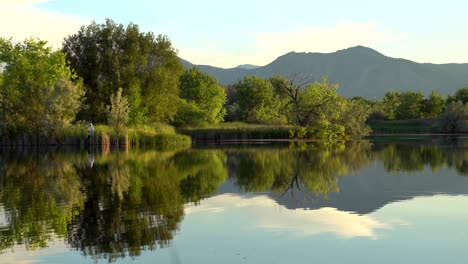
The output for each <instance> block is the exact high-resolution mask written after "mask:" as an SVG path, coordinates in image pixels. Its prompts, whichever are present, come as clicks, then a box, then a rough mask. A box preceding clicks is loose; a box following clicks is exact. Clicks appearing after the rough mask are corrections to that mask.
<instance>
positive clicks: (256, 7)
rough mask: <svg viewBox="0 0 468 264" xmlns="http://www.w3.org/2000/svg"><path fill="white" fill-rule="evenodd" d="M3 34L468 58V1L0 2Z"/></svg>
mask: <svg viewBox="0 0 468 264" xmlns="http://www.w3.org/2000/svg"><path fill="white" fill-rule="evenodd" d="M0 5H1V7H2V8H1V9H0V23H1V24H2V27H0V37H4V38H8V37H13V38H14V39H15V40H22V39H24V38H27V37H39V38H41V39H46V40H48V41H49V42H50V43H51V45H53V46H54V47H57V48H59V47H60V46H61V41H62V39H63V38H64V37H65V36H67V35H69V34H73V33H74V32H76V31H77V30H78V29H79V27H80V25H87V24H89V23H90V22H91V21H92V20H95V21H96V22H98V23H101V22H103V21H104V20H105V18H111V19H113V20H114V21H116V22H118V23H123V24H128V23H129V22H133V23H136V24H138V25H139V26H140V28H141V29H142V30H144V31H153V32H154V33H156V34H165V35H168V36H169V37H170V38H171V40H172V43H173V45H174V46H175V47H176V48H177V49H178V50H179V55H180V56H181V57H182V58H184V59H187V60H189V61H191V62H193V63H196V64H210V65H215V66H221V67H235V66H237V65H238V64H244V63H250V64H257V65H265V64H268V63H269V62H271V61H273V60H274V59H275V58H277V57H278V56H280V55H283V54H284V53H287V52H290V51H296V52H333V51H336V50H338V49H344V48H348V47H351V46H356V45H364V46H368V47H371V48H373V49H376V50H377V51H379V52H381V53H383V54H385V55H387V56H391V57H400V58H407V59H411V60H414V61H418V62H432V63H448V62H459V63H461V62H468V48H466V47H468V27H467V24H468V23H467V21H466V14H465V12H466V10H468V2H466V1H462V0H458V1H456V0H446V1H427V0H426V1H419V0H416V1H409V0H407V1H401V0H394V1H382V0H380V1H379V0H373V1H369V0H359V1H338V0H327V1H323V0H322V1H302V0H288V1H271V0H270V1H263V0H261V1H255V0H237V1H219V0H218V1H214V0H198V1H189V0H185V1H177V0H172V1H149V0H133V1H118V0H114V1H108V0H99V1H96V0H92V1H91V0H0Z"/></svg>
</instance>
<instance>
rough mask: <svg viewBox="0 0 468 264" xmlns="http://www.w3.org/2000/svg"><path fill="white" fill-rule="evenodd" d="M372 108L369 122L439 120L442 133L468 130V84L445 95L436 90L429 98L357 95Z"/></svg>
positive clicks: (411, 94)
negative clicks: (377, 98)
mask: <svg viewBox="0 0 468 264" xmlns="http://www.w3.org/2000/svg"><path fill="white" fill-rule="evenodd" d="M352 100H355V101H358V102H359V103H360V104H362V105H365V106H366V107H367V108H368V109H370V112H371V114H370V116H369V121H371V122H372V121H373V120H408V119H438V126H439V129H440V130H441V131H442V132H452V133H454V132H466V131H468V124H467V121H468V105H467V104H466V102H467V101H468V87H467V88H461V89H458V90H457V91H456V92H455V93H454V94H453V95H449V96H447V97H444V96H443V95H441V94H437V93H435V92H434V91H433V92H431V94H430V95H429V96H427V97H425V96H424V94H423V93H422V92H412V91H408V92H395V91H391V92H387V93H386V94H385V95H384V97H383V98H382V99H381V100H369V99H365V98H363V97H354V98H353V99H352Z"/></svg>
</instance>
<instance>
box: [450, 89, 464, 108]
mask: <svg viewBox="0 0 468 264" xmlns="http://www.w3.org/2000/svg"><path fill="white" fill-rule="evenodd" d="M456 101H461V102H462V103H463V104H465V103H466V102H468V87H465V88H461V89H458V90H457V91H456V92H455V94H454V95H452V96H449V97H448V98H447V103H448V104H450V103H452V102H456Z"/></svg>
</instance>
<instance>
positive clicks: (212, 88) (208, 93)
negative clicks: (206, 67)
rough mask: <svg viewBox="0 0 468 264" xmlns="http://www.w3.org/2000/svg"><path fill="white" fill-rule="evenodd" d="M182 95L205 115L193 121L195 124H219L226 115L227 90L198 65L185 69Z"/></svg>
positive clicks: (181, 78)
mask: <svg viewBox="0 0 468 264" xmlns="http://www.w3.org/2000/svg"><path fill="white" fill-rule="evenodd" d="M180 97H181V98H182V99H185V100H186V101H187V103H188V104H194V106H196V107H197V108H198V109H199V110H200V111H201V112H202V113H203V115H204V116H203V118H202V120H197V122H198V123H195V121H192V123H193V125H198V126H203V125H207V124H217V123H219V122H222V121H223V119H224V116H225V115H226V109H225V108H224V104H225V102H226V92H225V91H224V89H223V88H222V87H221V86H220V85H219V84H218V83H217V81H216V79H214V78H213V77H211V76H210V75H208V74H206V73H203V72H200V70H199V69H198V68H197V67H194V68H192V69H189V70H187V71H185V73H184V74H182V76H181V77H180ZM176 119H177V118H176ZM200 121H201V122H200ZM175 122H177V120H176V121H175Z"/></svg>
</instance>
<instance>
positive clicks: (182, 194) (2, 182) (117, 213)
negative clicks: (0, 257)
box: [0, 141, 468, 261]
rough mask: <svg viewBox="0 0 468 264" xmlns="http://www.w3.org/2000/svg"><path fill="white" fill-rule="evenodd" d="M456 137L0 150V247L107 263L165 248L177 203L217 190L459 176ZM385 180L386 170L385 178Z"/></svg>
mask: <svg viewBox="0 0 468 264" xmlns="http://www.w3.org/2000/svg"><path fill="white" fill-rule="evenodd" d="M466 148H467V146H466V142H465V141H454V142H450V141H443V142H422V143H421V142H419V143H415V142H411V141H406V142H399V143H398V144H396V143H392V142H383V141H380V142H379V141H375V142H372V143H371V142H369V141H355V142H331V143H330V142H328V143H308V144H297V143H295V144H291V145H290V146H284V147H277V146H276V147H273V146H270V147H247V148H221V149H190V150H184V151H173V152H170V151H166V152H159V151H146V152H142V151H140V152H139V151H136V152H128V153H125V152H120V153H119V152H116V153H110V154H109V153H107V154H106V153H97V154H89V153H73V152H47V151H46V152H40V151H33V152H30V153H25V152H23V153H17V152H7V151H5V150H2V151H1V152H0V154H1V155H0V252H6V251H8V250H9V249H11V248H13V247H14V246H15V245H23V246H25V247H26V248H27V249H37V248H42V247H47V246H48V244H49V243H50V241H51V240H52V239H55V238H56V237H59V238H61V239H63V240H64V241H65V242H66V243H67V244H68V245H69V247H70V248H71V249H74V250H77V251H80V252H82V253H83V255H86V256H91V257H93V258H107V259H108V260H109V261H113V260H115V259H117V258H121V257H125V256H138V255H140V254H141V252H142V251H143V250H156V249H157V248H160V247H166V246H168V245H169V243H170V241H171V240H172V239H173V236H174V234H175V232H176V231H177V230H178V226H179V224H180V223H181V221H182V220H183V217H184V205H185V204H186V203H189V202H190V203H193V204H195V205H196V204H198V203H199V202H200V200H202V199H203V198H206V197H208V196H210V195H213V194H215V193H216V192H217V191H218V188H219V186H220V185H221V184H222V183H223V182H224V181H225V180H226V178H227V177H228V175H229V177H234V178H235V181H234V182H236V184H237V186H238V188H239V190H241V191H247V192H265V191H273V192H276V193H279V194H286V193H293V192H295V191H296V190H301V191H307V192H311V193H312V194H313V195H315V196H317V197H322V198H327V196H328V195H329V194H330V193H332V192H339V189H338V181H339V179H340V177H345V176H347V175H349V174H359V170H360V169H362V168H364V167H366V166H369V165H370V164H373V163H374V162H375V161H382V163H383V166H384V168H385V169H386V170H387V171H388V172H389V173H399V172H416V171H424V170H427V168H430V169H432V170H438V169H440V168H443V167H449V168H452V169H454V170H456V171H457V172H458V174H460V175H467V174H468V169H467V167H468V166H467V160H468V156H467V155H468V154H467V153H468V152H467V151H465V150H466ZM390 177H391V176H390Z"/></svg>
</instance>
